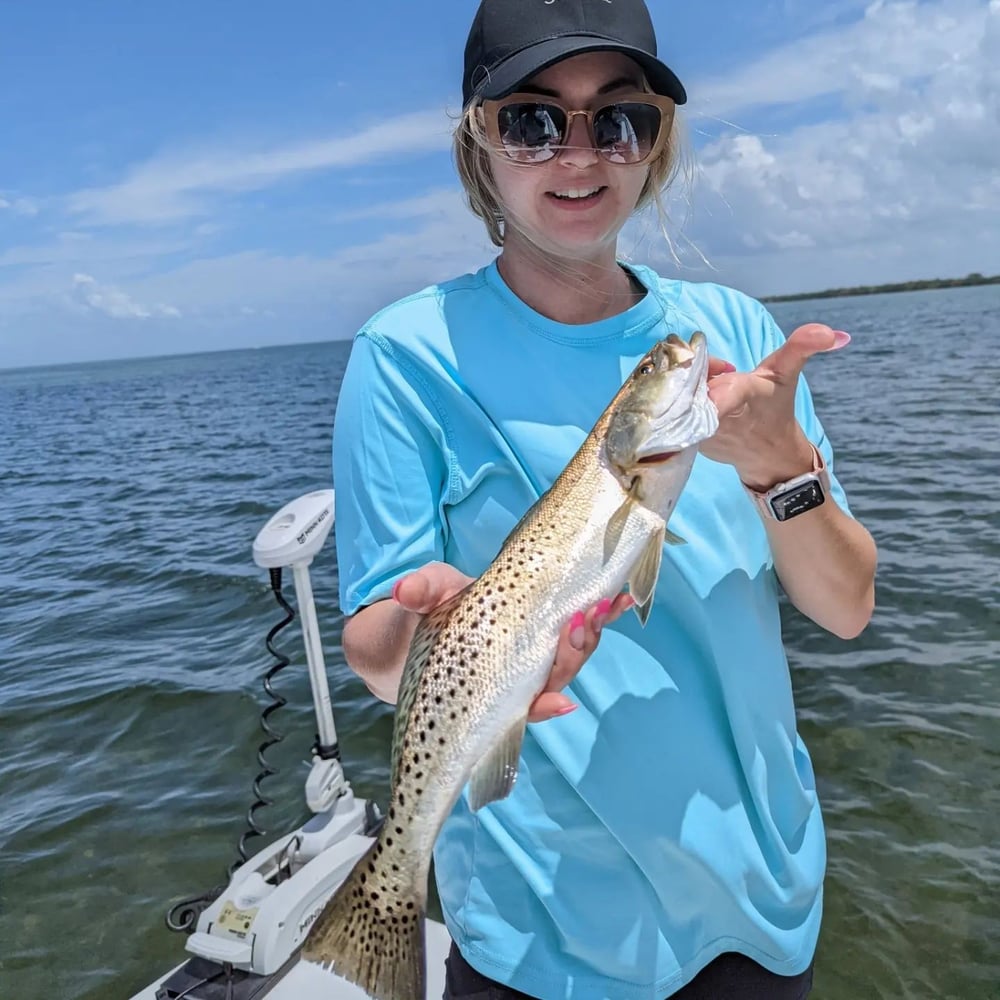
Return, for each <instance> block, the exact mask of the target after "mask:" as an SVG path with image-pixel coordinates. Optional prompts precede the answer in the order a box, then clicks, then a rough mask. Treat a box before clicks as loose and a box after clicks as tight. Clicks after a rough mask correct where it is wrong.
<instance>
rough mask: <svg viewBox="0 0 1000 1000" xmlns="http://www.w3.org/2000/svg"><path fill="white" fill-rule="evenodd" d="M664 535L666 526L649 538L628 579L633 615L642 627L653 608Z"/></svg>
mask: <svg viewBox="0 0 1000 1000" xmlns="http://www.w3.org/2000/svg"><path fill="white" fill-rule="evenodd" d="M665 533H666V525H663V526H662V527H660V528H659V529H658V530H657V531H654V532H653V533H652V534H651V535H650V536H649V538H648V539H647V541H646V544H645V545H644V546H643V547H642V551H641V552H640V553H639V558H638V559H636V561H635V564H634V565H633V567H632V571H631V572H630V573H629V577H628V590H629V593H630V594H631V595H632V599H633V600H634V601H635V613H636V614H637V615H638V616H639V621H640V622H642V624H643V625H645V624H646V622H647V620H648V619H649V612H650V609H651V608H652V606H653V591H655V590H656V580H657V577H659V575H660V562H661V561H662V559H663V539H664V535H665ZM675 537H676V536H675Z"/></svg>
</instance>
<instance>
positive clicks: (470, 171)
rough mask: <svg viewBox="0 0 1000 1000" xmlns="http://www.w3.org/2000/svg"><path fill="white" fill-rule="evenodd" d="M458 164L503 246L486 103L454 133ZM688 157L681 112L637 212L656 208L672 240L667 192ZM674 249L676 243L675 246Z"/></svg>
mask: <svg viewBox="0 0 1000 1000" xmlns="http://www.w3.org/2000/svg"><path fill="white" fill-rule="evenodd" d="M453 144H454V156H455V165H456V167H457V169H458V176H459V177H460V178H461V180H462V187H463V188H464V189H465V195H466V199H467V200H468V204H469V208H470V209H472V212H473V214H474V215H476V216H478V217H479V218H480V219H482V220H483V223H484V224H485V226H486V231H487V233H488V234H489V237H490V240H491V241H492V242H493V243H494V244H495V245H496V246H498V247H502V246H503V242H504V228H505V226H506V223H507V221H508V220H507V219H506V217H505V213H504V209H503V203H502V201H501V198H500V192H499V191H498V190H497V185H496V181H495V180H494V178H493V171H492V169H491V167H490V145H489V140H488V138H487V136H486V128H485V124H484V122H483V115H482V104H481V103H480V102H475V103H473V104H471V105H470V106H469V107H468V108H466V109H465V111H464V112H463V113H462V116H461V118H460V119H459V121H458V125H457V126H456V127H455V131H454V135H453ZM686 159H687V144H686V142H685V140H684V136H683V129H682V126H681V124H680V121H679V119H678V117H677V115H675V116H674V120H673V124H672V125H671V128H670V134H669V136H668V137H667V141H666V143H664V146H663V149H662V150H660V152H659V153H658V154H657V155H656V157H655V158H654V159H653V160H651V161H650V163H649V165H648V168H647V169H648V174H647V175H646V183H645V184H644V185H643V187H642V191H641V192H640V193H639V199H638V201H637V202H636V205H635V211H636V212H638V211H641V210H642V209H643V208H646V207H647V206H649V205H654V206H655V207H656V213H657V216H658V218H659V220H660V228H661V229H662V230H663V233H664V236H665V237H666V238H667V241H668V243H669V242H670V236H669V233H668V232H667V211H666V208H665V206H664V204H663V192H664V191H665V190H666V189H667V188H668V187H669V186H670V184H671V183H672V182H673V181H674V179H675V178H676V177H677V175H678V173H680V172H681V169H682V167H683V166H684V164H685V161H686ZM671 249H672V245H671Z"/></svg>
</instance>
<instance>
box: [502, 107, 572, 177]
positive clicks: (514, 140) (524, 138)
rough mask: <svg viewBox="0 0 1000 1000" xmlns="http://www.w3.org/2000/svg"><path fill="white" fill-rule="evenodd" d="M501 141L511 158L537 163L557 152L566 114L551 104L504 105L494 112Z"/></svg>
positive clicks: (564, 126) (522, 161)
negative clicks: (556, 148) (496, 112)
mask: <svg viewBox="0 0 1000 1000" xmlns="http://www.w3.org/2000/svg"><path fill="white" fill-rule="evenodd" d="M497 124H498V126H499V129H500V141H501V142H502V143H503V148H504V150H505V152H506V153H507V155H508V156H509V157H511V159H514V160H518V161H519V162H521V163H539V162H541V161H542V160H549V159H551V158H552V157H553V156H555V155H556V150H555V149H554V148H553V147H558V146H559V145H560V144H561V142H562V136H563V132H564V130H565V128H566V115H565V113H564V112H563V111H562V109H560V108H557V107H555V106H554V105H551V104H534V103H526V102H525V103H517V104H506V105H504V106H503V107H502V108H501V109H500V111H499V112H498V114H497Z"/></svg>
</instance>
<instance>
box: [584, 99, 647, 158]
mask: <svg viewBox="0 0 1000 1000" xmlns="http://www.w3.org/2000/svg"><path fill="white" fill-rule="evenodd" d="M662 117H663V116H662V114H661V113H660V109H659V108H658V107H657V106H656V105H655V104H641V103H631V102H629V103H625V104H610V105H608V107H606V108H601V110H600V111H598V112H597V113H596V114H595V115H594V141H595V143H596V145H597V148H598V149H599V150H600V151H601V152H602V153H603V154H604V155H605V156H606V157H607V158H608V160H610V161H611V162H612V163H638V162H639V161H640V160H644V159H645V158H646V157H647V156H648V155H649V151H650V150H651V149H652V148H653V143H655V142H656V139H657V136H658V135H659V134H660V124H661V120H662Z"/></svg>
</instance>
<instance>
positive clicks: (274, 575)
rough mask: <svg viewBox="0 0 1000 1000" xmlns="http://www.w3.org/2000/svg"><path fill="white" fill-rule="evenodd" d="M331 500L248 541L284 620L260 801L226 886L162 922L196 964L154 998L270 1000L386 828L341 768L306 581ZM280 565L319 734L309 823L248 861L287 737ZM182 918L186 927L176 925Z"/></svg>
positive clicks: (328, 521) (287, 509) (301, 506)
mask: <svg viewBox="0 0 1000 1000" xmlns="http://www.w3.org/2000/svg"><path fill="white" fill-rule="evenodd" d="M333 497H334V494H333V490H319V491H316V492H313V493H307V494H305V495H304V496H301V497H299V498H298V499H297V500H293V501H292V502H291V503H289V504H286V505H285V506H284V507H282V508H281V510H279V511H278V512H277V513H276V514H275V515H274V516H273V517H272V518H271V519H270V520H269V521H268V522H267V524H265V525H264V527H263V528H262V529H261V531H260V532H259V533H258V535H257V538H256V540H255V541H254V544H253V558H254V561H255V562H256V563H257V565H258V566H261V567H262V568H264V569H267V570H268V571H269V573H270V577H271V588H272V590H273V591H274V594H275V597H276V598H277V600H278V603H279V605H281V607H282V608H283V609H284V610H285V611H286V614H287V616H286V618H285V619H284V620H283V621H281V622H279V623H278V625H277V626H275V627H274V628H273V629H272V630H271V631H270V633H269V634H268V638H267V646H268V649H269V650H271V652H272V654H273V655H274V656H275V657H276V659H277V660H278V661H279V662H278V663H277V664H276V665H275V666H273V667H272V668H271V669H270V670H269V671H268V673H267V675H266V676H265V679H264V689H265V691H266V692H267V694H268V695H269V696H270V697H271V699H272V701H271V704H270V705H268V707H267V708H266V709H265V710H264V712H263V713H262V715H261V728H262V729H263V730H264V732H265V734H266V736H267V739H266V740H265V742H264V743H263V744H261V747H260V749H259V751H258V756H257V759H258V762H259V763H260V765H261V766H262V768H263V770H262V771H261V772H260V774H258V776H257V778H256V779H255V781H254V786H253V787H254V794H255V797H256V798H255V801H254V803H253V805H251V807H250V810H249V812H248V813H247V823H248V827H249V829H248V831H247V832H246V833H245V834H244V835H243V837H242V838H241V839H240V855H241V860H240V861H237V862H236V864H235V865H233V867H232V868H231V869H230V871H229V875H230V881H229V884H228V885H227V886H226V887H225V888H223V889H221V890H216V891H214V892H213V893H211V894H206V896H203V897H198V898H197V899H194V900H185V901H184V902H183V903H181V904H178V905H177V906H176V907H174V909H173V910H172V911H171V916H168V921H167V923H168V926H171V927H172V929H175V930H182V929H183V930H189V929H191V928H194V930H193V933H191V935H190V937H189V938H188V940H187V943H186V950H187V951H188V952H190V953H191V954H192V955H193V956H195V957H194V958H192V959H191V960H189V961H188V962H187V963H186V964H185V965H183V966H181V967H180V968H179V969H177V970H176V971H175V972H174V973H173V974H172V975H170V976H169V977H168V978H167V979H165V980H164V981H163V982H162V984H161V985H160V986H159V988H158V989H157V990H156V992H155V993H154V994H152V996H154V997H155V998H156V1000H180V998H182V997H183V998H185V1000H214V998H216V997H223V996H224V997H226V998H227V1000H230V998H231V1000H257V998H259V997H263V996H265V995H266V993H267V992H269V991H270V990H271V989H272V988H273V986H275V985H276V984H277V982H278V981H280V979H281V978H282V976H284V975H285V973H286V972H287V971H288V970H289V969H290V968H291V966H292V965H293V964H295V959H296V957H297V956H296V952H297V950H298V948H299V946H300V945H301V944H302V942H303V940H304V939H305V936H306V934H307V932H308V930H309V928H310V927H311V926H312V923H313V921H314V920H315V919H316V918H317V917H318V916H319V914H320V912H321V911H322V909H323V906H324V904H325V903H326V901H327V899H328V898H329V896H330V895H331V894H332V893H333V891H334V889H336V887H337V886H338V885H339V884H340V883H341V882H342V881H343V880H344V878H345V877H346V876H347V874H348V873H349V872H350V870H351V868H352V867H353V866H354V863H355V861H357V859H358V858H359V857H360V856H361V855H362V854H363V853H364V852H365V851H366V850H367V849H368V848H369V846H370V845H371V843H372V840H373V836H374V834H375V833H376V832H377V831H378V827H379V826H380V825H381V822H382V817H381V815H380V814H379V812H378V810H377V808H376V807H375V806H374V804H373V803H371V802H365V801H363V800H360V799H357V798H355V796H354V793H353V791H352V790H351V786H350V784H349V783H348V782H347V780H346V778H345V777H344V772H343V769H342V767H341V764H340V752H339V750H338V747H337V731H336V728H335V726H334V721H333V708H332V705H331V702H330V690H329V687H328V685H327V679H326V666H325V664H324V661H323V649H322V645H321V643H320V637H319V625H318V622H317V618H316V607H315V603H314V601H313V593H312V584H311V580H310V576H309V565H310V564H311V563H312V561H313V558H314V556H315V555H316V554H317V553H318V552H319V550H320V549H321V548H322V546H323V544H324V542H325V541H326V538H327V535H328V534H329V532H330V528H331V527H332V526H333ZM286 567H291V569H292V575H293V580H294V583H295V594H296V601H297V604H298V607H299V612H300V617H301V621H302V631H303V636H304V639H305V651H306V660H307V661H308V665H309V681H310V684H311V686H312V693H313V703H314V706H315V710H316V723H317V730H318V731H317V736H316V742H315V744H314V745H313V748H312V765H311V768H310V771H309V776H308V778H307V779H306V785H305V796H306V803H307V805H308V806H309V809H310V810H311V811H312V813H313V815H312V817H311V818H310V819H309V820H308V821H307V822H306V823H304V824H303V825H302V826H301V827H299V829H297V830H295V831H293V832H292V833H289V834H286V835H285V836H283V837H280V838H279V839H278V840H276V841H275V842H274V843H272V844H270V845H269V846H267V847H265V848H264V849H263V850H261V851H260V852H258V853H257V854H256V855H254V856H253V857H250V858H247V857H246V851H245V844H246V840H247V839H248V837H250V836H262V835H263V830H261V828H260V827H259V826H258V825H257V823H256V820H255V818H254V813H255V812H256V810H257V809H258V808H260V807H262V806H264V805H267V804H269V800H267V799H265V798H264V797H263V795H262V793H261V790H260V782H261V780H263V778H265V777H268V776H270V775H272V774H274V773H275V771H274V770H273V769H272V768H270V767H269V766H268V763H267V760H266V758H265V757H264V752H265V750H266V749H267V748H268V747H269V746H272V745H273V744H274V743H276V742H278V741H279V740H280V739H281V738H282V737H280V736H278V735H277V734H276V733H275V731H274V730H273V729H272V728H271V727H270V725H269V723H268V716H269V715H270V714H271V713H272V712H273V711H274V710H275V709H277V708H279V707H280V706H281V705H283V704H284V703H285V700H284V699H283V698H281V697H280V696H278V695H276V694H275V693H274V691H273V689H272V687H271V683H270V682H271V679H272V678H273V677H274V676H275V674H276V673H277V672H278V671H279V670H281V669H283V668H284V667H285V666H286V665H287V664H288V662H289V660H288V659H287V657H284V656H283V655H282V654H281V653H279V652H278V651H277V650H276V649H275V648H274V647H273V646H272V640H273V638H274V636H275V635H276V634H277V632H278V631H280V630H281V629H283V628H284V627H286V626H287V625H288V624H289V623H290V622H291V621H292V620H293V619H294V616H295V613H294V611H293V610H292V608H291V606H290V605H289V604H288V602H287V601H285V599H284V598H283V596H282V594H281V573H282V570H283V569H285V568H286ZM185 908H186V909H185ZM178 911H180V912H182V913H183V914H184V915H185V918H186V919H181V920H178V919H177V918H175V917H173V915H174V914H175V913H176V912H178ZM195 921H197V923H196V925H195ZM185 924H187V925H190V926H186V925H185ZM220 991H224V992H220ZM140 996H141V997H143V998H145V997H146V996H147V994H145V993H144V994H141V995H140Z"/></svg>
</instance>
